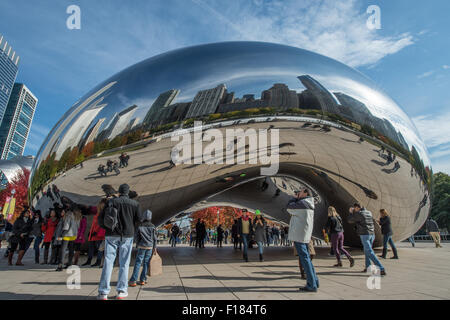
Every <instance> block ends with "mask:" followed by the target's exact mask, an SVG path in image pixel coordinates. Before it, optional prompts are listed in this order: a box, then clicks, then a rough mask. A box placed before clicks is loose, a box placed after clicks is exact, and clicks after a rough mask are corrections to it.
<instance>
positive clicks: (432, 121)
mask: <svg viewBox="0 0 450 320" xmlns="http://www.w3.org/2000/svg"><path fill="white" fill-rule="evenodd" d="M412 120H413V122H414V124H415V125H416V127H417V129H418V130H419V132H420V135H421V136H422V138H423V140H424V141H425V144H426V145H427V146H428V147H430V148H433V147H437V146H439V145H443V144H447V143H450V126H449V123H450V111H447V112H445V113H441V114H432V115H422V116H418V117H414V118H413V119H412Z"/></svg>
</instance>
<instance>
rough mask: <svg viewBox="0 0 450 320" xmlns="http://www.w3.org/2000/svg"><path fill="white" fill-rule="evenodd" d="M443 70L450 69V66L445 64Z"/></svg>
mask: <svg viewBox="0 0 450 320" xmlns="http://www.w3.org/2000/svg"><path fill="white" fill-rule="evenodd" d="M442 69H444V70H447V69H450V66H449V65H447V64H444V65H443V66H442Z"/></svg>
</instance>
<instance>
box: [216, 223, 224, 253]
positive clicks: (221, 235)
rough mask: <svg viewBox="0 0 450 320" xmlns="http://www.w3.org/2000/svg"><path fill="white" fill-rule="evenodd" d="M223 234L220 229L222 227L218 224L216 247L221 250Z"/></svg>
mask: <svg viewBox="0 0 450 320" xmlns="http://www.w3.org/2000/svg"><path fill="white" fill-rule="evenodd" d="M223 234H224V231H223V229H222V225H220V224H219V226H218V227H217V247H221V248H222V241H223Z"/></svg>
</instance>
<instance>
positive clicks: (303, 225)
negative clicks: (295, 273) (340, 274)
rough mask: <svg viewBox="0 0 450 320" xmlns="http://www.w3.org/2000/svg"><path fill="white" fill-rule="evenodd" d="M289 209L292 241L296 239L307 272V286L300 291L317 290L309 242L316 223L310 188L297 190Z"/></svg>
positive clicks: (296, 247)
mask: <svg viewBox="0 0 450 320" xmlns="http://www.w3.org/2000/svg"><path fill="white" fill-rule="evenodd" d="M287 211H288V213H289V214H290V215H291V220H290V222H289V234H288V238H289V240H290V241H294V246H295V249H296V250H297V253H298V257H299V260H300V264H301V265H302V267H303V268H304V270H305V273H306V279H307V280H306V286H305V287H302V288H300V291H308V292H317V289H318V288H319V279H318V278H317V275H316V271H315V269H314V266H313V264H312V262H311V257H310V254H309V251H308V244H309V243H310V241H311V236H312V230H313V223H314V198H313V197H312V194H311V191H310V190H309V189H306V188H305V189H303V190H300V191H296V192H295V198H293V199H291V200H289V202H288V205H287Z"/></svg>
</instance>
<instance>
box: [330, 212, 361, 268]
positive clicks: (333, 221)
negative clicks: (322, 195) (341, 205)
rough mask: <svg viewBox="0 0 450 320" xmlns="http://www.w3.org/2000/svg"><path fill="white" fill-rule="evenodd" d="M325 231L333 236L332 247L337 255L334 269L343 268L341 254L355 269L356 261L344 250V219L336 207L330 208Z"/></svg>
mask: <svg viewBox="0 0 450 320" xmlns="http://www.w3.org/2000/svg"><path fill="white" fill-rule="evenodd" d="M325 229H326V231H327V232H328V233H329V234H330V235H331V237H330V238H331V239H330V240H331V246H332V248H333V252H334V253H335V254H336V259H337V264H335V265H334V267H342V262H341V252H342V253H343V254H344V255H345V256H346V257H347V259H348V260H349V261H350V268H351V267H353V266H354V265H355V259H353V257H352V256H351V255H350V254H349V253H348V252H347V250H345V249H344V227H343V224H342V219H341V217H340V216H339V214H338V213H337V211H336V209H335V208H334V207H331V206H330V207H328V220H327V224H326V226H325Z"/></svg>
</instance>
